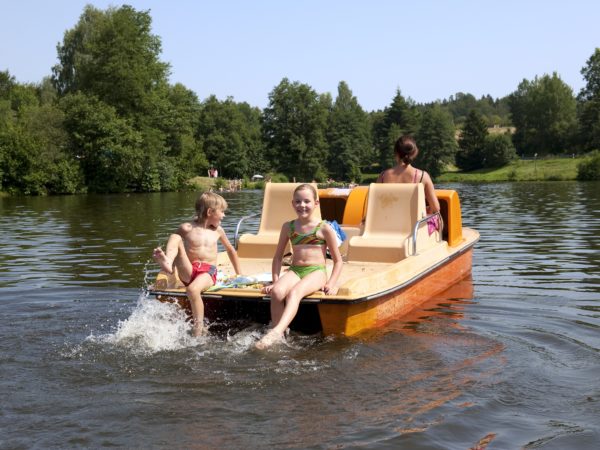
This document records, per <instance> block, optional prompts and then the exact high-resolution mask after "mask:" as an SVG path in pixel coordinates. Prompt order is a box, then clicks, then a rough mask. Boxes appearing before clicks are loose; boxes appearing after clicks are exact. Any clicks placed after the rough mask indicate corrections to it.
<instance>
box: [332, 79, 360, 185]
mask: <svg viewBox="0 0 600 450" xmlns="http://www.w3.org/2000/svg"><path fill="white" fill-rule="evenodd" d="M327 142H328V144H329V163H328V169H329V172H330V174H331V175H332V176H333V177H334V178H335V179H337V180H352V181H356V182H358V181H360V176H361V171H360V166H361V163H362V161H363V160H365V159H366V155H368V154H369V153H370V144H371V135H370V126H369V122H368V116H367V114H366V113H365V112H364V111H363V109H362V108H361V106H360V105H359V104H358V100H357V99H356V97H354V96H353V95H352V91H351V90H350V88H349V87H348V85H347V84H346V83H345V82H344V81H342V82H340V83H339V85H338V95H337V98H336V99H335V103H334V104H333V108H332V110H331V114H330V115H329V127H328V131H327Z"/></svg>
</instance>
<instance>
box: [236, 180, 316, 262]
mask: <svg viewBox="0 0 600 450" xmlns="http://www.w3.org/2000/svg"><path fill="white" fill-rule="evenodd" d="M300 184H302V183H266V184H265V193H264V197H263V206H262V212H261V217H260V225H259V227H258V232H257V233H256V234H243V235H242V236H240V239H239V242H238V248H237V252H238V256H239V257H240V258H273V256H274V255H275V250H276V249H277V242H278V241H279V233H280V232H281V226H282V225H283V223H284V222H288V221H290V220H292V219H294V218H296V212H295V211H294V208H293V206H292V197H293V194H294V189H296V187H298V186H299V185H300ZM311 185H312V186H314V188H315V189H317V186H316V184H314V183H311ZM317 192H318V191H317ZM315 214H316V215H317V216H318V217H319V218H321V209H320V208H319V206H318V205H317V207H316V209H315ZM288 251H289V243H288V247H287V248H286V250H285V252H284V253H287V252H288Z"/></svg>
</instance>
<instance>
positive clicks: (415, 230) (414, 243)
mask: <svg viewBox="0 0 600 450" xmlns="http://www.w3.org/2000/svg"><path fill="white" fill-rule="evenodd" d="M436 216H437V217H438V220H439V227H438V230H437V231H438V242H441V241H442V231H443V230H444V219H442V214H441V213H440V212H439V211H438V212H434V213H433V214H430V215H428V216H425V217H423V218H422V219H420V220H417V223H415V227H414V228H413V233H412V254H413V256H415V255H416V254H417V233H418V231H419V226H420V225H421V224H422V223H424V222H427V221H428V220H430V219H432V218H434V217H436Z"/></svg>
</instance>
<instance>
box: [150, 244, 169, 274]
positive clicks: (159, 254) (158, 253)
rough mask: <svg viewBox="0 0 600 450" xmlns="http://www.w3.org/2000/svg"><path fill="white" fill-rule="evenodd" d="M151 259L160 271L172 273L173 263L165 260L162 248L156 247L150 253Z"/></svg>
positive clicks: (165, 256)
mask: <svg viewBox="0 0 600 450" xmlns="http://www.w3.org/2000/svg"><path fill="white" fill-rule="evenodd" d="M152 258H154V261H156V262H157V263H158V265H159V266H160V268H161V269H162V270H164V271H165V272H167V273H173V261H171V260H170V259H169V258H167V255H166V253H165V252H163V250H162V248H160V247H156V248H155V249H154V252H153V253H152Z"/></svg>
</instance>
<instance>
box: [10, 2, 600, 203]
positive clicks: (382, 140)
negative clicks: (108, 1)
mask: <svg viewBox="0 0 600 450" xmlns="http://www.w3.org/2000/svg"><path fill="white" fill-rule="evenodd" d="M151 23H152V19H151V17H150V14H149V12H147V11H137V10H135V9H134V8H132V7H130V6H122V7H119V8H116V7H111V8H108V9H106V10H99V9H96V8H94V7H93V6H86V7H85V9H84V11H83V14H82V15H81V17H80V19H79V22H78V23H77V24H76V25H75V26H74V27H73V28H72V29H70V30H67V31H66V32H65V34H64V39H63V41H62V42H61V43H59V44H58V46H57V59H58V63H57V64H56V65H55V66H54V67H52V68H51V76H49V77H47V78H45V79H43V80H42V81H41V82H40V83H39V84H23V83H19V82H18V81H17V80H15V78H14V77H13V76H11V74H10V71H9V70H5V71H3V72H0V191H4V192H8V193H12V194H32V195H45V194H66V193H83V192H151V191H168V190H176V189H180V188H182V187H184V186H185V184H186V181H187V180H189V179H190V178H192V177H194V176H197V175H205V174H206V173H207V170H208V169H209V168H210V167H216V168H218V170H219V173H220V175H221V176H223V177H227V178H244V177H249V176H251V175H252V174H254V173H263V174H266V173H272V174H280V175H279V176H280V177H287V178H289V179H291V178H292V177H295V178H296V179H298V180H313V179H315V180H317V181H322V180H325V179H330V178H333V179H336V180H346V181H357V182H358V181H360V180H361V176H362V174H363V173H365V172H367V173H372V172H376V171H378V170H379V168H380V167H385V166H389V165H391V164H392V163H393V154H392V148H393V142H394V141H395V140H396V139H397V137H398V136H400V135H402V134H405V133H410V134H412V135H414V136H415V138H416V139H417V142H418V143H419V147H420V148H421V149H423V150H425V151H423V152H422V153H421V155H420V157H419V167H422V168H423V169H425V170H428V171H429V172H430V173H431V175H432V176H433V177H435V176H436V175H439V174H440V173H441V172H442V171H443V170H444V169H445V167H447V165H448V164H454V165H456V166H457V167H458V168H460V169H462V170H474V169H478V168H484V167H495V166H501V165H504V164H506V163H507V162H509V161H510V160H511V159H512V158H514V157H515V156H516V155H517V153H518V154H519V155H534V154H536V155H540V156H542V155H546V154H554V155H557V154H561V153H568V154H572V153H587V152H589V151H592V150H595V149H600V49H598V48H597V49H595V51H594V53H593V54H592V56H591V57H590V58H589V60H588V61H587V62H585V65H584V66H583V68H582V70H581V73H582V76H583V78H584V80H585V82H586V85H585V87H584V88H583V89H582V90H581V92H579V93H578V94H577V95H576V96H575V94H574V93H573V90H572V89H571V88H570V87H569V86H567V85H566V84H565V83H564V82H563V81H562V80H561V79H560V77H559V75H558V74H556V73H553V74H552V75H547V74H546V75H542V76H540V77H535V78H534V79H533V80H525V79H524V80H523V81H522V82H521V83H520V84H519V85H518V86H517V87H516V89H515V91H514V92H512V93H511V94H509V95H508V96H506V97H504V98H500V99H493V98H491V97H490V96H484V97H482V98H479V99H477V98H475V97H474V96H473V95H471V94H468V93H456V94H454V95H452V96H450V97H449V98H448V99H445V100H440V101H436V102H432V103H428V104H417V103H415V102H414V101H413V100H411V99H410V97H408V98H407V97H404V96H403V95H402V93H401V91H400V90H397V91H396V92H395V93H392V94H395V95H394V96H393V98H391V101H390V103H389V105H388V106H387V107H386V108H384V109H383V110H378V111H365V110H364V109H363V108H362V107H361V105H360V103H359V101H358V99H357V98H356V97H355V96H354V95H353V94H352V90H351V88H350V86H348V84H347V83H346V82H344V81H340V82H339V85H338V91H337V93H336V96H335V98H334V97H333V96H332V94H331V93H319V92H316V91H315V90H314V89H313V88H312V87H311V86H309V85H307V84H304V83H301V82H298V81H290V80H289V79H287V78H284V79H282V80H281V81H280V83H279V84H278V85H277V86H275V87H274V88H273V90H272V91H271V92H270V93H269V94H268V100H269V101H268V105H267V107H266V108H264V109H263V110H261V109H259V108H256V107H253V106H251V105H249V104H247V103H238V102H235V101H234V99H233V98H227V99H225V100H219V99H217V98H216V97H214V96H211V97H209V98H207V99H205V100H203V101H200V100H199V99H198V97H197V96H196V94H195V93H194V92H192V91H191V90H189V89H188V88H186V87H185V86H184V85H182V84H175V85H171V84H170V83H169V81H168V79H169V75H170V67H169V65H168V64H166V63H164V62H162V61H161V60H160V54H161V40H160V37H158V36H156V35H153V34H152V33H151ZM494 127H496V128H495V129H497V130H506V129H508V130H510V131H509V132H499V133H494V132H492V133H490V129H491V130H492V131H493V130H494Z"/></svg>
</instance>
